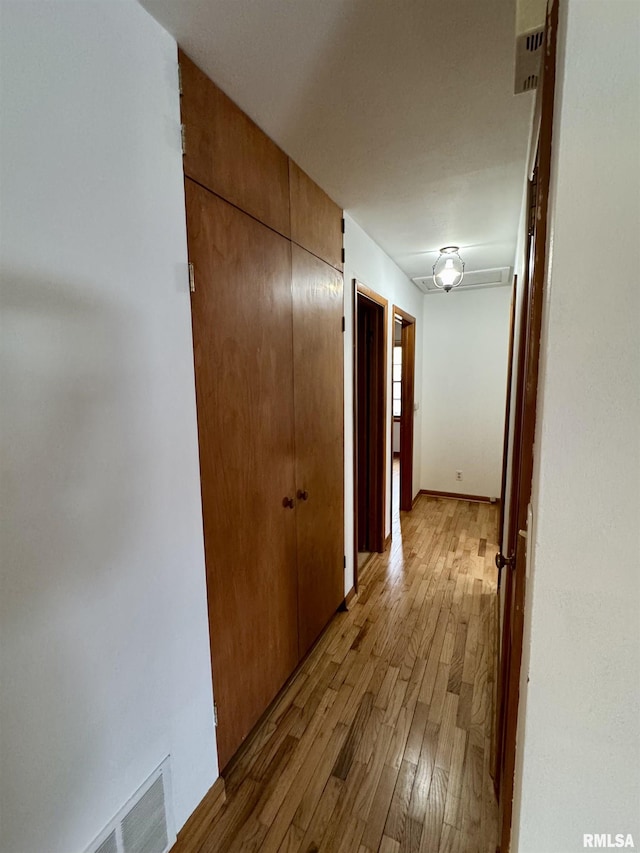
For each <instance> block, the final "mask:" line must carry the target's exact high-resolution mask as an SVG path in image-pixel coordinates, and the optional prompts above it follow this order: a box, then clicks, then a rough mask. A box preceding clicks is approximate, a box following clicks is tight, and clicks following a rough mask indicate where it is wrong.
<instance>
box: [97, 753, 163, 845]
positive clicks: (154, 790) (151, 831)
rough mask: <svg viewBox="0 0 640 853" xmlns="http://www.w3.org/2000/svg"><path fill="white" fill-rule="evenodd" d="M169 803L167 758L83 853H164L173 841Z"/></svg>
mask: <svg viewBox="0 0 640 853" xmlns="http://www.w3.org/2000/svg"><path fill="white" fill-rule="evenodd" d="M170 803H171V778H170V775H169V756H167V758H165V760H164V761H163V762H162V764H161V765H160V766H159V767H158V768H157V770H154V772H153V773H152V774H151V776H149V778H148V779H147V780H146V782H144V783H143V784H142V785H141V787H140V788H138V790H137V791H136V793H135V794H134V795H133V797H131V799H130V800H129V802H128V803H127V804H126V805H125V806H124V808H122V809H121V810H120V811H119V812H118V814H117V815H116V816H115V817H114V818H113V820H112V821H110V823H109V824H108V825H107V826H106V827H105V828H104V830H103V831H102V832H101V833H100V835H99V836H98V837H97V838H96V839H95V841H94V842H93V844H90V845H89V847H88V848H87V850H86V853H167V851H168V850H170V849H171V847H172V846H173V844H174V842H175V840H176V837H175V833H174V829H173V820H172V815H171V809H170Z"/></svg>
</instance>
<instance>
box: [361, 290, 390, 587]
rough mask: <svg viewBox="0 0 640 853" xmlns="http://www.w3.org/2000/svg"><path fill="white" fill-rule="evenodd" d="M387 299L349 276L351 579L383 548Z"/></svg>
mask: <svg viewBox="0 0 640 853" xmlns="http://www.w3.org/2000/svg"><path fill="white" fill-rule="evenodd" d="M386 330H387V300H386V299H384V298H383V297H381V296H379V295H378V294H377V293H375V292H374V291H373V290H370V289H369V288H368V287H366V286H365V285H363V284H360V283H359V282H357V281H356V280H355V279H354V391H355V393H354V409H355V411H354V445H355V453H354V459H355V472H354V474H355V477H354V482H355V489H354V492H355V495H354V497H355V501H354V503H355V507H354V509H355V564H354V569H355V579H356V584H357V577H358V571H359V570H361V569H362V568H363V567H364V565H365V564H366V562H367V561H368V559H369V558H370V556H371V555H372V554H373V553H375V552H382V551H384V547H385V529H384V528H385V525H384V505H385V491H386V477H385V467H386V466H385V458H386V423H387V421H386V409H387V394H386V385H387V383H386V365H387V336H386Z"/></svg>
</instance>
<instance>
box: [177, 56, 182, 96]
mask: <svg viewBox="0 0 640 853" xmlns="http://www.w3.org/2000/svg"><path fill="white" fill-rule="evenodd" d="M178 94H179V95H181V94H182V65H180V63H178Z"/></svg>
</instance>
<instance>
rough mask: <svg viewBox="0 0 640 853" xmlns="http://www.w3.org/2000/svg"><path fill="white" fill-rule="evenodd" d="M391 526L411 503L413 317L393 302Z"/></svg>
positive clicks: (414, 330)
mask: <svg viewBox="0 0 640 853" xmlns="http://www.w3.org/2000/svg"><path fill="white" fill-rule="evenodd" d="M393 320H394V322H393V367H392V371H393V375H392V413H391V414H392V425H391V435H392V442H393V445H392V447H393V453H392V463H391V465H392V467H391V476H392V480H391V482H392V488H391V529H392V530H393V528H394V526H395V525H396V524H399V513H400V510H403V511H405V512H408V511H409V510H410V509H411V507H412V505H413V416H414V388H415V350H416V335H415V332H416V320H415V317H412V316H411V314H407V313H406V312H405V311H403V310H402V309H400V308H398V307H397V306H396V305H394V306H393Z"/></svg>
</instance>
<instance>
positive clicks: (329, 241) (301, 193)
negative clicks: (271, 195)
mask: <svg viewBox="0 0 640 853" xmlns="http://www.w3.org/2000/svg"><path fill="white" fill-rule="evenodd" d="M289 191H290V194H291V239H292V240H293V241H294V243H297V244H298V245H299V246H302V247H303V248H304V249H307V250H308V251H309V252H312V253H313V254H314V255H316V256H317V257H319V258H322V259H323V260H324V261H326V262H327V263H328V264H331V266H333V267H335V268H336V269H338V270H342V210H340V208H339V207H338V205H337V204H336V203H335V202H334V201H332V200H331V199H330V198H329V196H328V195H327V194H326V192H325V191H324V190H322V189H320V187H319V186H318V185H317V184H316V183H314V182H313V181H312V180H311V178H310V177H309V176H308V175H307V174H306V173H305V172H303V171H302V169H301V168H300V166H298V165H296V164H295V163H294V162H293V160H289Z"/></svg>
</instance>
